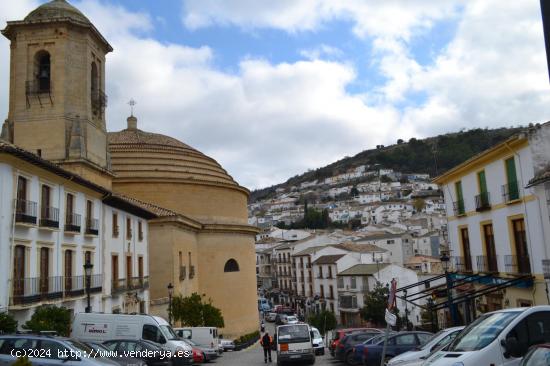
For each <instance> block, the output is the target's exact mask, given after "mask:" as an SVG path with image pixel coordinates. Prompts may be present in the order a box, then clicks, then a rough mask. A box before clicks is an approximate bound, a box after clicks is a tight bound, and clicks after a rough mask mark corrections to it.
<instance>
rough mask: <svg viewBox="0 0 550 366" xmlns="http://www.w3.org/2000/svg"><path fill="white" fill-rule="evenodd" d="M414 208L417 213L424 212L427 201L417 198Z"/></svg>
mask: <svg viewBox="0 0 550 366" xmlns="http://www.w3.org/2000/svg"><path fill="white" fill-rule="evenodd" d="M413 207H414V209H415V210H416V212H422V210H423V209H424V208H426V201H424V199H422V198H417V199H415V200H414V203H413Z"/></svg>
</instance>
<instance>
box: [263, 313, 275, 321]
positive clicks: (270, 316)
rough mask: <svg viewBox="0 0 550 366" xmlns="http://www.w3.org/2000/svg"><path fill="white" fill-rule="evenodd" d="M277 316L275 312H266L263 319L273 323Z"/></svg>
mask: <svg viewBox="0 0 550 366" xmlns="http://www.w3.org/2000/svg"><path fill="white" fill-rule="evenodd" d="M276 317H277V313H273V312H271V313H267V314H266V315H265V321H266V322H270V323H273V322H274V321H275V318H276Z"/></svg>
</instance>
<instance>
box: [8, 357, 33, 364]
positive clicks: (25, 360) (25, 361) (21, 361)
mask: <svg viewBox="0 0 550 366" xmlns="http://www.w3.org/2000/svg"><path fill="white" fill-rule="evenodd" d="M12 366H32V363H31V361H29V358H28V357H27V356H23V357H19V358H18V359H17V361H15V362H14V363H13V364H12Z"/></svg>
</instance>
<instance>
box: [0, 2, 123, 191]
mask: <svg viewBox="0 0 550 366" xmlns="http://www.w3.org/2000/svg"><path fill="white" fill-rule="evenodd" d="M2 34H3V35H4V36H5V37H6V38H8V39H9V40H10V41H11V46H10V48H11V59H10V92H9V112H8V119H7V120H6V121H5V122H4V125H3V126H2V138H3V139H4V140H7V141H10V142H12V143H14V144H15V145H17V146H20V147H22V148H24V149H26V150H29V151H32V152H34V153H36V154H38V155H41V156H42V157H43V158H45V159H47V160H50V161H52V162H55V163H58V164H60V165H62V166H63V167H64V168H65V169H68V170H70V171H73V172H75V173H77V174H80V175H81V176H83V177H84V178H86V179H89V180H91V181H93V182H95V183H97V184H100V185H102V186H105V187H106V188H110V187H111V179H112V174H111V172H110V158H109V153H108V144H107V131H106V124H105V107H106V105H107V96H106V95H105V55H106V54H107V53H109V52H111V51H112V50H113V49H112V47H111V46H110V45H109V43H108V42H107V41H106V40H105V38H103V36H102V35H101V34H100V33H99V31H98V30H97V29H96V28H95V27H94V25H93V24H92V23H91V22H90V21H89V20H88V18H86V17H85V16H84V15H83V14H82V13H81V12H80V11H79V10H78V9H76V8H75V7H73V6H72V5H70V4H69V3H67V2H66V1H65V0H53V1H50V2H48V3H46V4H43V5H41V6H39V7H38V8H37V9H35V10H33V11H32V12H31V13H29V15H27V16H26V17H25V19H23V20H20V21H10V22H8V23H7V26H6V28H5V29H4V30H3V31H2Z"/></svg>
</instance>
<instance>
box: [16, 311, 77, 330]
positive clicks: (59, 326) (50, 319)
mask: <svg viewBox="0 0 550 366" xmlns="http://www.w3.org/2000/svg"><path fill="white" fill-rule="evenodd" d="M70 327H71V311H70V310H69V309H67V308H64V307H57V306H53V305H44V306H40V307H39V308H37V309H36V310H35V312H34V314H32V316H31V319H30V320H29V321H27V322H26V323H25V325H23V328H25V329H29V330H32V331H33V332H40V331H55V332H57V334H58V335H60V336H64V337H68V336H69V333H70Z"/></svg>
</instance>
